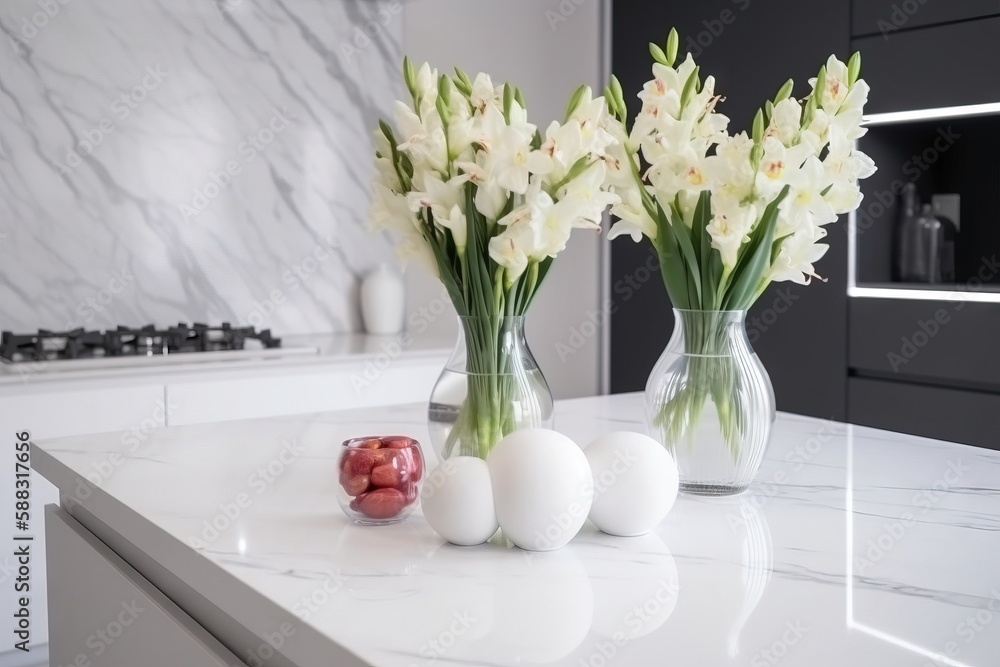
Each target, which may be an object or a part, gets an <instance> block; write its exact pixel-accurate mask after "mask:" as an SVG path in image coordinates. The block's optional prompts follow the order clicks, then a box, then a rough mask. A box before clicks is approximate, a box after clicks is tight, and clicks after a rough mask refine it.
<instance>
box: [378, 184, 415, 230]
mask: <svg viewBox="0 0 1000 667" xmlns="http://www.w3.org/2000/svg"><path fill="white" fill-rule="evenodd" d="M367 225H368V228H369V229H370V230H371V231H373V232H381V231H385V230H389V231H393V232H400V233H405V232H410V231H413V230H415V229H416V226H417V218H416V216H415V215H413V211H411V210H410V206H409V204H408V203H407V198H406V195H402V194H398V193H396V192H393V191H392V190H390V189H389V188H387V187H386V186H385V185H383V184H382V183H378V182H375V183H373V184H372V204H371V206H370V207H369V209H368V220H367Z"/></svg>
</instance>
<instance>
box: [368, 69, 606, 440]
mask: <svg viewBox="0 0 1000 667" xmlns="http://www.w3.org/2000/svg"><path fill="white" fill-rule="evenodd" d="M403 78H404V81H405V83H406V88H407V90H408V91H409V95H410V100H411V103H405V102H396V105H395V127H392V126H390V124H389V123H388V122H385V121H382V122H380V123H379V128H378V130H377V131H376V132H375V141H376V149H377V152H376V155H375V161H376V165H377V176H376V179H375V182H374V185H373V193H374V202H373V206H372V208H371V211H370V215H369V226H370V228H371V229H373V230H375V231H381V230H388V231H389V232H390V233H392V234H393V235H394V236H395V237H396V239H397V241H398V245H397V250H398V252H399V253H400V255H401V257H402V258H403V259H404V260H405V259H407V258H409V257H417V258H419V259H421V260H424V262H425V264H426V265H427V266H429V267H430V269H431V270H432V271H433V272H434V273H435V274H436V275H437V276H438V277H439V278H440V280H441V282H442V283H443V284H444V286H445V288H446V290H447V292H448V295H449V296H450V298H451V301H452V303H453V304H454V306H455V309H456V310H457V311H458V315H459V319H460V324H461V327H460V336H461V337H460V339H459V343H458V345H457V346H456V352H455V354H453V356H452V360H451V361H450V362H449V364H448V366H446V368H445V370H444V372H443V373H442V376H441V379H440V380H439V381H438V386H437V387H436V388H435V391H434V392H433V395H432V397H431V404H430V427H431V437H432V439H433V440H434V441H435V445H436V446H437V447H438V450H439V453H440V454H441V455H443V456H445V457H447V456H452V455H456V454H463V455H473V456H479V457H483V458H485V457H486V455H487V454H488V453H489V451H490V450H491V449H492V447H493V445H495V444H496V443H497V442H498V441H499V440H500V439H501V438H502V437H503V436H504V435H506V434H507V433H509V432H511V431H512V430H514V429H516V428H518V427H522V426H546V425H550V424H551V412H552V398H551V394H550V393H549V390H548V386H547V384H546V383H545V380H544V378H543V377H542V375H541V373H540V372H539V370H538V367H537V364H535V362H534V359H533V358H532V357H531V354H530V352H529V351H528V349H527V346H526V345H525V343H524V338H523V316H524V314H525V312H526V311H527V309H528V307H529V306H530V305H531V303H532V300H533V299H534V296H535V294H536V293H537V291H538V288H539V287H540V286H541V284H542V281H543V280H544V279H545V275H546V273H547V272H548V270H549V268H550V267H551V265H552V261H553V259H554V258H555V257H556V256H557V255H558V254H559V253H560V252H561V251H562V250H563V249H564V248H565V247H566V243H567V241H568V240H569V237H570V233H571V231H572V230H573V229H574V228H582V229H592V230H599V229H600V222H601V219H602V215H603V213H604V210H605V209H606V208H607V207H608V206H609V205H611V204H615V203H618V202H619V198H618V196H617V195H615V194H613V193H611V192H609V187H608V186H605V181H606V164H607V163H608V162H609V161H611V158H610V157H609V156H608V154H607V149H608V147H609V146H611V145H612V144H614V143H615V139H614V137H613V136H612V135H611V134H609V133H608V132H607V130H606V129H605V127H606V126H607V125H609V124H611V123H616V121H614V120H613V119H612V118H611V117H610V116H609V114H608V112H607V104H606V102H605V101H604V99H603V98H600V97H598V98H596V99H594V98H593V97H592V93H591V90H590V88H588V87H586V86H581V87H580V88H579V89H577V90H576V92H575V93H574V95H573V96H572V99H571V100H570V103H569V107H568V110H567V113H566V117H565V120H564V121H563V122H561V123H560V122H556V121H554V122H552V123H551V124H550V125H549V126H548V127H547V128H546V129H545V132H544V134H543V133H542V132H540V131H539V130H538V128H537V127H536V126H535V125H533V124H531V123H529V122H528V118H527V112H526V109H525V104H524V99H523V97H522V94H521V91H520V90H518V89H517V88H516V87H514V86H512V85H510V84H506V83H505V84H501V85H494V83H493V81H492V80H491V78H490V76H489V75H487V74H478V75H476V77H475V78H474V79H473V78H470V77H469V76H468V75H467V74H466V73H465V72H463V71H462V70H460V69H457V68H456V70H455V73H454V75H453V76H449V75H444V74H439V73H438V72H437V71H436V70H434V69H432V68H431V67H430V66H429V65H428V64H426V63H425V64H423V65H421V66H420V67H419V68H416V67H414V66H413V64H412V63H411V62H410V61H409V59H405V60H404V61H403ZM616 124H617V123H616Z"/></svg>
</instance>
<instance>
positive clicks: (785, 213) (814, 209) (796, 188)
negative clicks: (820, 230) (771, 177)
mask: <svg viewBox="0 0 1000 667" xmlns="http://www.w3.org/2000/svg"><path fill="white" fill-rule="evenodd" d="M786 183H787V184H788V186H789V191H788V196H787V197H786V198H785V199H784V201H782V202H781V208H780V211H779V214H778V226H777V228H776V230H775V238H781V237H782V236H786V235H788V234H790V233H792V232H796V231H798V230H800V229H803V228H806V227H813V226H816V225H825V224H828V223H831V222H836V220H837V213H836V212H835V211H834V210H833V207H831V206H830V203H829V202H828V201H827V200H826V199H825V198H824V197H823V195H822V194H821V193H822V191H823V190H825V189H826V186H827V185H828V181H827V178H826V173H825V172H824V170H823V163H821V162H820V161H819V158H817V157H816V156H810V157H809V158H808V159H807V160H806V161H805V162H804V163H803V164H802V166H801V167H800V168H798V169H793V170H791V171H790V172H789V173H788V175H787V177H786Z"/></svg>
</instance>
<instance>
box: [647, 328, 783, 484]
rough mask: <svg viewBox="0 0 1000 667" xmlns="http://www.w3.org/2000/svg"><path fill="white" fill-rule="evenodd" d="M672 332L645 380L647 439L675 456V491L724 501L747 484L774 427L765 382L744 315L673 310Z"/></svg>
mask: <svg viewBox="0 0 1000 667" xmlns="http://www.w3.org/2000/svg"><path fill="white" fill-rule="evenodd" d="M674 317H675V322H674V332H673V335H672V336H671V337H670V342H668V343H667V349H666V350H664V352H663V355H662V356H661V357H660V359H659V361H657V362H656V366H654V367H653V372H652V373H651V374H650V376H649V380H648V381H647V383H646V422H647V427H648V428H649V433H650V435H651V436H652V437H653V438H655V439H656V440H658V441H659V442H661V443H662V444H663V445H664V446H665V447H666V448H667V449H668V450H669V451H670V453H671V455H672V456H673V457H674V461H676V463H677V470H678V473H679V478H680V491H681V492H683V493H691V494H697V495H709V496H724V495H732V494H735V493H740V492H742V491H743V490H745V489H746V488H747V487H748V486H749V485H750V482H751V481H753V478H754V476H755V475H756V474H757V469H758V468H759V467H760V464H761V461H762V460H763V458H764V452H765V450H766V449H767V445H768V442H769V441H770V438H771V427H772V425H773V424H774V417H775V409H774V389H773V387H772V386H771V379H770V378H769V377H768V375H767V371H766V370H764V366H763V365H762V364H761V363H760V360H759V359H758V358H757V354H756V353H755V352H754V351H753V348H751V347H750V341H749V340H748V339H747V334H746V326H745V320H746V311H742V310H741V311H702V310H679V309H674Z"/></svg>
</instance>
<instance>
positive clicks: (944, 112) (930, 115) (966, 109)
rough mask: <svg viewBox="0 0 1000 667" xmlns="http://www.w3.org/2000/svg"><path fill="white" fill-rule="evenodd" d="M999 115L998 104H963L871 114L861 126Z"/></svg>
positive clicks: (999, 103) (999, 107)
mask: <svg viewBox="0 0 1000 667" xmlns="http://www.w3.org/2000/svg"><path fill="white" fill-rule="evenodd" d="M992 114H1000V102H991V103H989V104H965V105H963V106H957V107H940V108H937V109H915V110H913V111H890V112H888V113H873V114H871V115H868V116H865V117H864V119H863V120H862V124H863V125H866V126H868V127H870V126H872V125H892V124H894V123H912V122H915V121H919V120H938V119H941V118H968V117H970V116H989V115H992Z"/></svg>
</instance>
